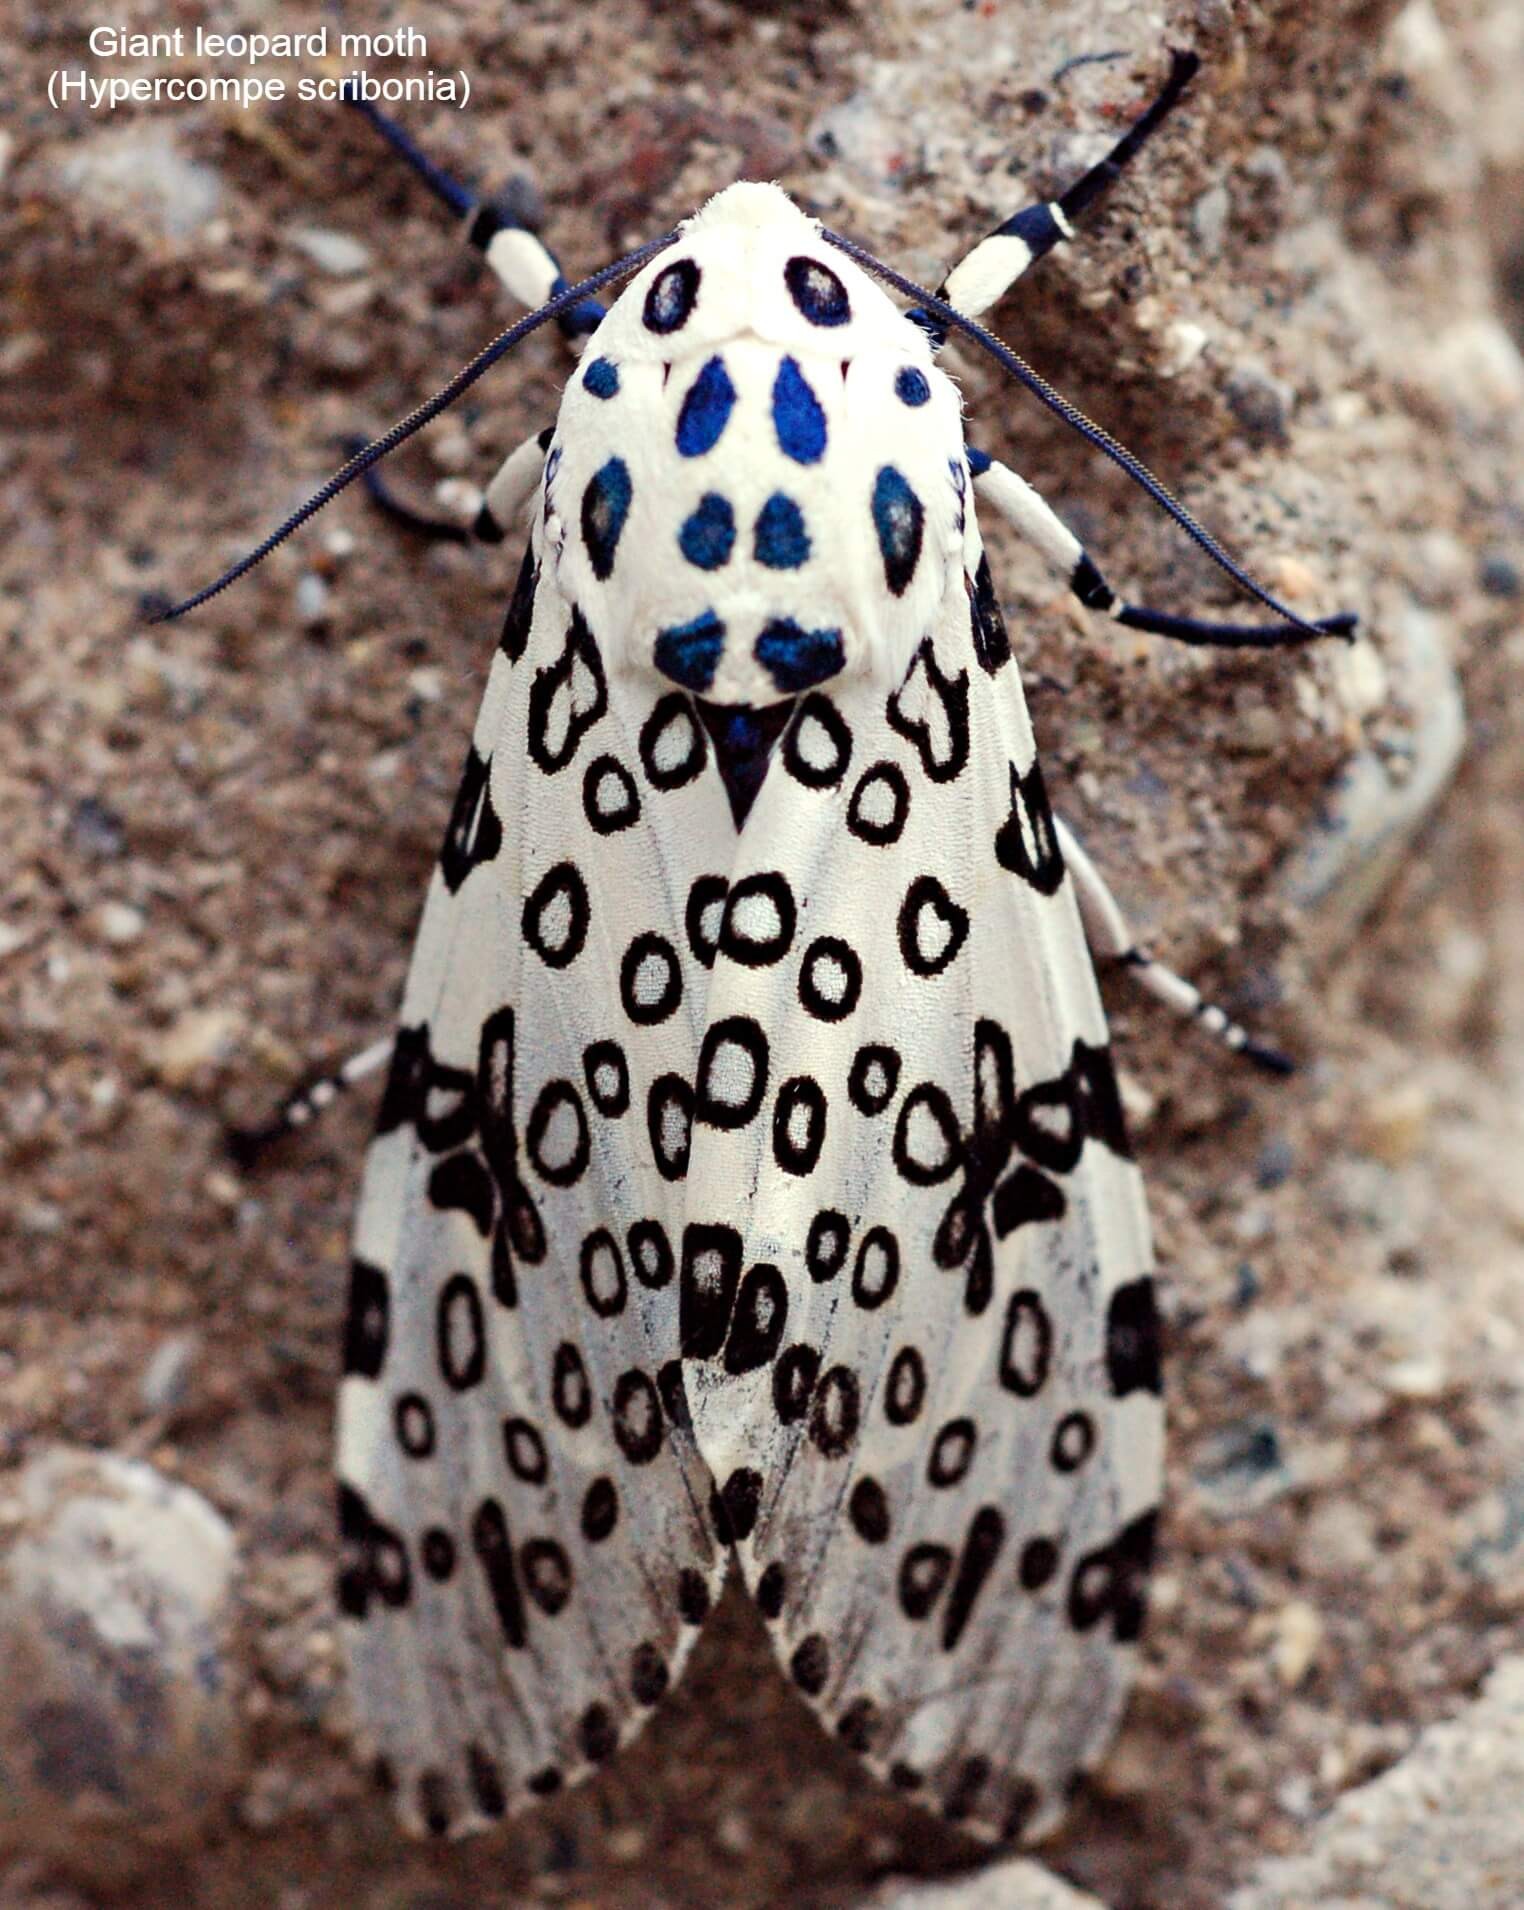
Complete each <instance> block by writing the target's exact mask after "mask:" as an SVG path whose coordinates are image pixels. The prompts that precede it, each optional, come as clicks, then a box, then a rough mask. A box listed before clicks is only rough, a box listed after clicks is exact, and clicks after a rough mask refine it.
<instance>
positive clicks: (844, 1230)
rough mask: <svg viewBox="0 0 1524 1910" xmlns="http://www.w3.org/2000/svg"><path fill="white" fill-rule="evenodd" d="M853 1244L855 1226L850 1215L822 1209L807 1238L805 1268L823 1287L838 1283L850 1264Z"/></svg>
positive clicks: (830, 1208) (814, 1220) (830, 1209)
mask: <svg viewBox="0 0 1524 1910" xmlns="http://www.w3.org/2000/svg"><path fill="white" fill-rule="evenodd" d="M851 1244H852V1224H851V1222H850V1221H849V1220H848V1219H847V1217H846V1215H845V1214H842V1213H838V1212H837V1211H836V1209H835V1208H834V1207H822V1208H821V1210H820V1212H819V1213H818V1214H816V1216H815V1218H814V1219H813V1220H812V1221H811V1222H810V1230H809V1233H808V1234H807V1235H806V1236H805V1242H804V1264H805V1266H806V1267H807V1268H808V1270H809V1275H810V1278H811V1279H812V1280H813V1281H815V1282H816V1284H817V1285H819V1286H823V1285H824V1284H825V1282H826V1281H827V1280H834V1279H835V1278H836V1276H837V1274H838V1273H840V1272H841V1270H842V1268H843V1267H844V1266H845V1265H846V1264H847V1250H848V1248H849V1247H850V1246H851Z"/></svg>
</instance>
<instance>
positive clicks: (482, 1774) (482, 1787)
mask: <svg viewBox="0 0 1524 1910" xmlns="http://www.w3.org/2000/svg"><path fill="white" fill-rule="evenodd" d="M466 1768H467V1771H468V1772H469V1774H470V1778H471V1795H472V1796H473V1797H474V1798H475V1799H476V1807H477V1809H478V1810H479V1811H480V1812H481V1814H482V1816H483V1817H502V1816H504V1815H506V1813H507V1810H508V1794H507V1792H506V1791H505V1790H504V1789H503V1779H502V1774H501V1773H500V1772H499V1770H498V1768H497V1766H496V1764H494V1763H493V1761H492V1759H491V1758H490V1757H488V1755H487V1753H486V1752H485V1751H484V1750H483V1749H482V1747H481V1746H480V1745H479V1744H471V1745H468V1746H467V1747H466Z"/></svg>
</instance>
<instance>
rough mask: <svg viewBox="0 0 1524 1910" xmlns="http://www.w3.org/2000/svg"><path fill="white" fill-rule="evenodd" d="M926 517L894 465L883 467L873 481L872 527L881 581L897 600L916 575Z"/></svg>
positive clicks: (918, 501)
mask: <svg viewBox="0 0 1524 1910" xmlns="http://www.w3.org/2000/svg"><path fill="white" fill-rule="evenodd" d="M925 516H926V513H925V511H924V510H922V508H921V500H920V499H919V498H918V497H917V496H916V494H915V492H914V491H912V490H911V488H910V486H909V485H908V484H907V483H906V481H905V479H904V478H903V477H901V476H900V474H899V472H898V471H896V470H895V468H894V466H893V465H892V464H886V465H885V466H884V467H883V469H882V470H881V471H880V472H879V474H878V476H877V477H876V478H875V479H874V482H873V528H874V529H875V530H876V531H877V532H878V547H879V550H880V551H881V552H882V553H883V559H884V582H885V583H886V584H888V586H889V588H890V590H892V591H893V593H894V594H895V596H896V597H903V596H904V594H905V591H906V589H907V588H908V587H909V584H910V580H911V578H912V577H913V576H914V575H915V567H916V564H917V562H918V561H919V559H920V555H921V526H922V523H923V521H924V519H925Z"/></svg>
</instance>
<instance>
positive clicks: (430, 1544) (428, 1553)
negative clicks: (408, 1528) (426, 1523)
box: [418, 1525, 455, 1585]
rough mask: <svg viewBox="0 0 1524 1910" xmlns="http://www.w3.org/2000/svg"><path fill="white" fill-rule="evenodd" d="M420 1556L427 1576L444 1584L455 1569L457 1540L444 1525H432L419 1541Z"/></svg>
mask: <svg viewBox="0 0 1524 1910" xmlns="http://www.w3.org/2000/svg"><path fill="white" fill-rule="evenodd" d="M418 1556H419V1558H420V1559H421V1560H422V1561H423V1569H424V1572H425V1573H426V1574H427V1576H428V1577H429V1578H431V1579H433V1580H434V1581H435V1583H436V1584H440V1585H442V1584H443V1583H444V1581H445V1580H446V1579H447V1578H448V1577H449V1576H450V1574H451V1573H452V1572H453V1571H454V1570H455V1541H454V1539H452V1538H451V1537H450V1535H449V1533H448V1532H446V1531H444V1530H443V1528H442V1527H440V1526H437V1525H434V1526H430V1528H429V1529H428V1531H427V1532H425V1533H424V1535H423V1538H422V1539H421V1540H420V1542H419V1546H418Z"/></svg>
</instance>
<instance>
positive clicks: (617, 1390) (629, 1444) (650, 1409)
mask: <svg viewBox="0 0 1524 1910" xmlns="http://www.w3.org/2000/svg"><path fill="white" fill-rule="evenodd" d="M612 1411H613V1420H614V1439H615V1441H616V1443H617V1444H618V1447H619V1450H620V1451H621V1452H622V1453H623V1454H624V1456H625V1458H626V1459H628V1460H629V1462H630V1464H631V1465H632V1466H648V1465H649V1464H650V1463H651V1461H652V1460H653V1459H654V1458H655V1457H656V1455H657V1454H658V1453H659V1452H660V1451H661V1442H662V1434H663V1431H664V1422H663V1419H662V1410H661V1396H660V1394H659V1393H658V1392H657V1390H656V1382H655V1381H654V1380H653V1379H652V1378H651V1376H650V1374H649V1373H643V1372H641V1370H640V1369H639V1367H631V1369H630V1370H629V1372H627V1373H621V1374H620V1375H619V1378H618V1379H617V1380H615V1382H614V1400H613V1408H612Z"/></svg>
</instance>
